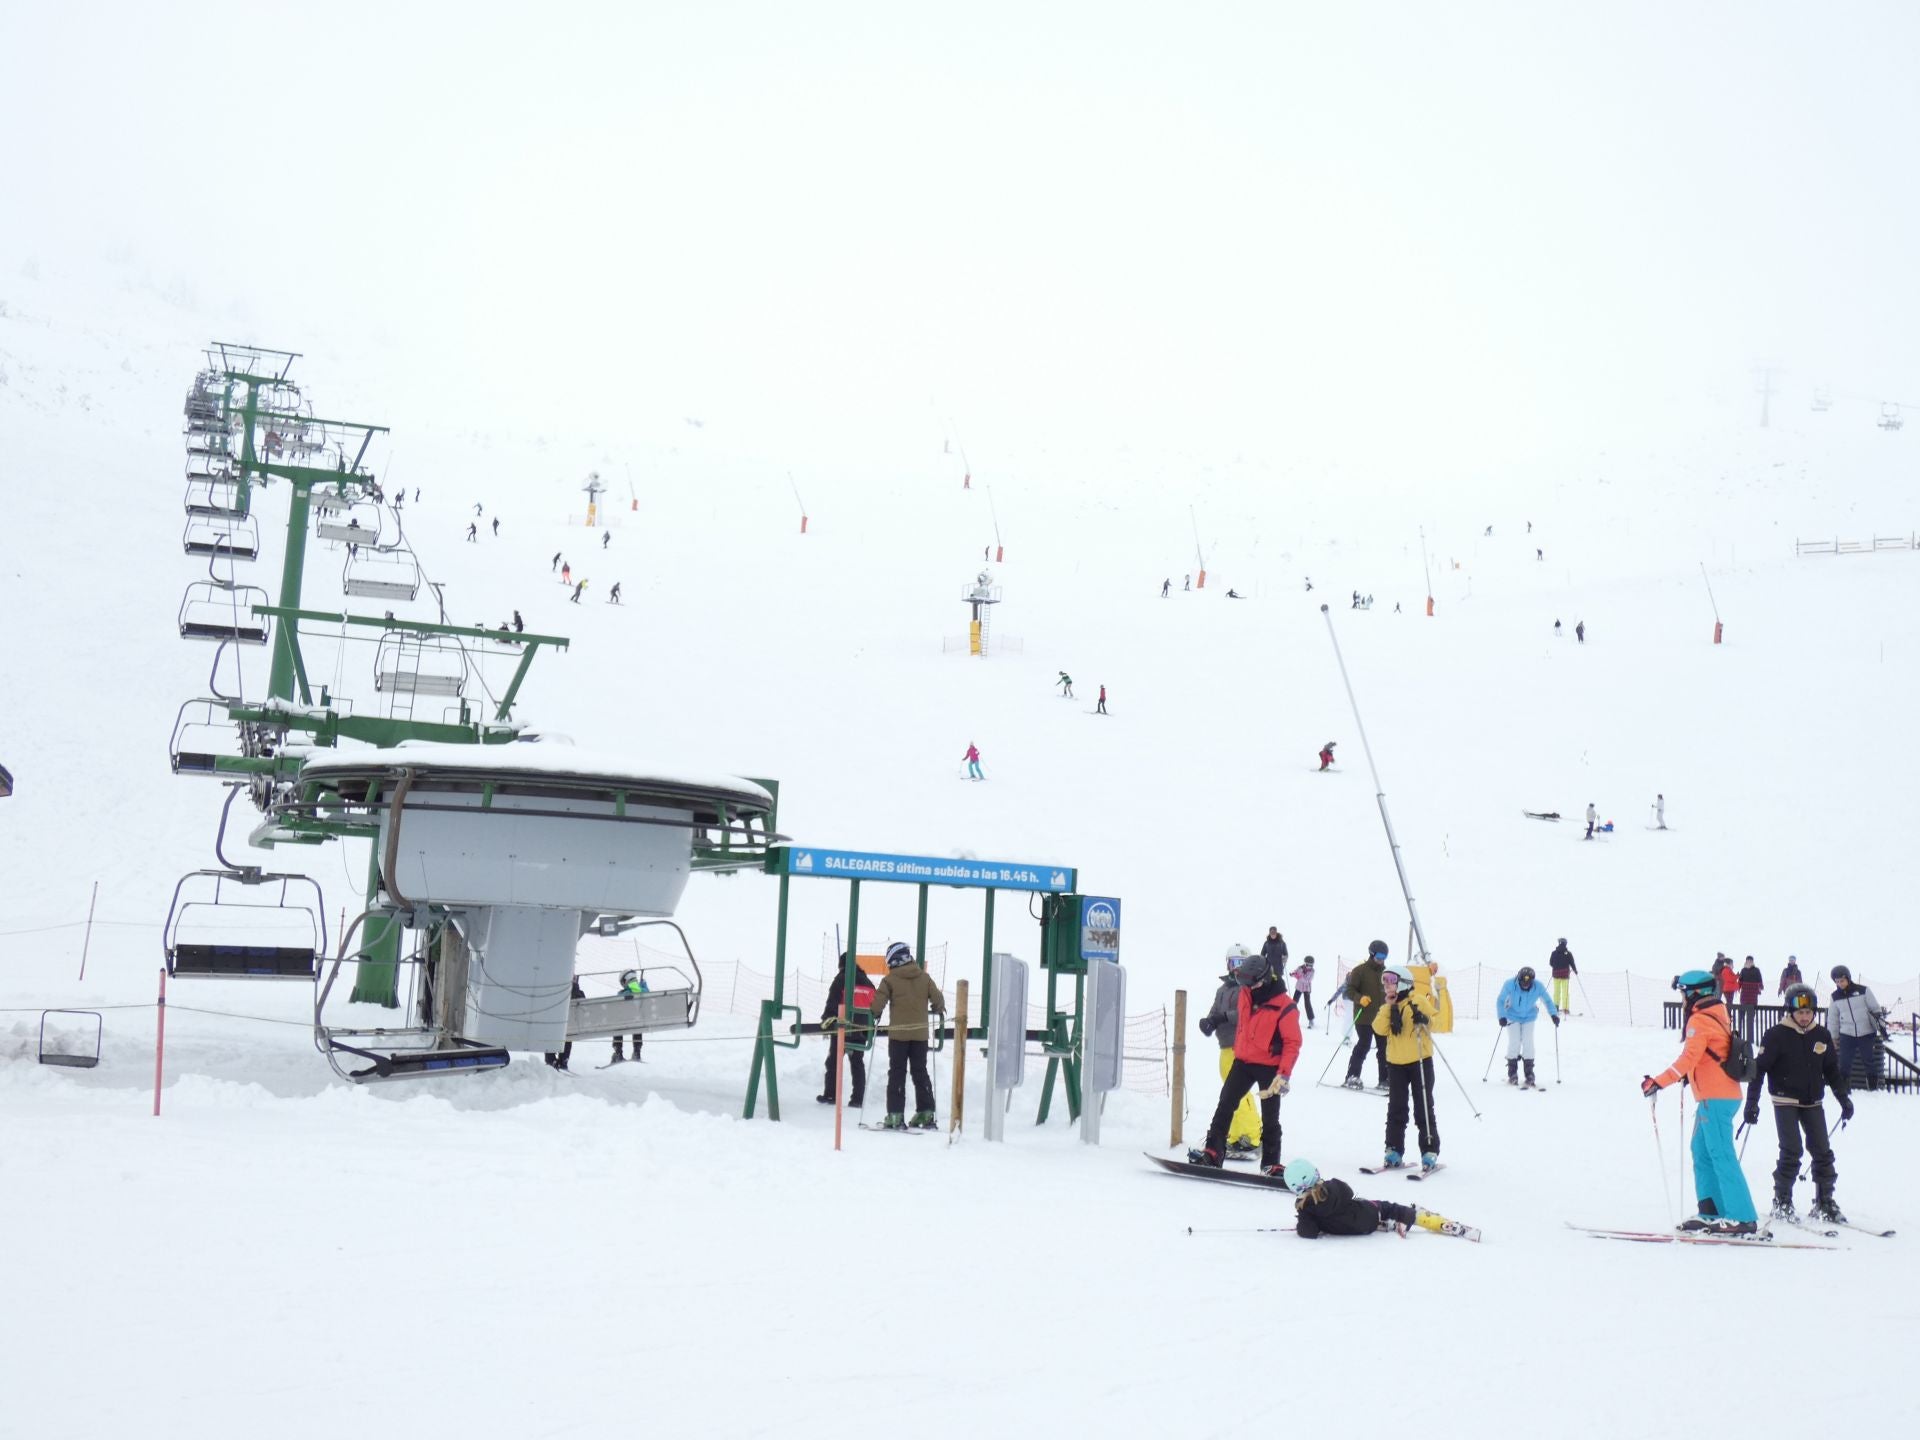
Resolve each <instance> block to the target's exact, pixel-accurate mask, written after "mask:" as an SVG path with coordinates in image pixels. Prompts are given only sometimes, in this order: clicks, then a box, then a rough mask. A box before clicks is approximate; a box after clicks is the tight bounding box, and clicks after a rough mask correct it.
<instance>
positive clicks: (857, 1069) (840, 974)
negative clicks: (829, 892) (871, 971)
mask: <svg viewBox="0 0 1920 1440" xmlns="http://www.w3.org/2000/svg"><path fill="white" fill-rule="evenodd" d="M846 983H847V956H846V952H845V951H842V952H841V955H840V966H839V968H838V969H836V970H835V971H834V972H833V983H832V984H831V985H829V986H827V1003H826V1005H825V1006H824V1007H822V1009H821V1011H820V1024H821V1026H822V1027H823V1029H824V1030H825V1033H826V1035H827V1039H828V1044H827V1078H826V1083H825V1088H823V1089H822V1090H821V1092H820V1093H819V1094H818V1095H816V1096H814V1097H813V1098H814V1099H815V1100H818V1101H819V1102H820V1103H821V1104H822V1105H831V1104H833V1101H834V1096H835V1095H837V1094H838V1093H839V1086H838V1085H837V1084H836V1083H835V1082H836V1081H837V1080H838V1079H839V1067H838V1066H837V1065H835V1064H834V1061H835V1060H836V1058H838V1057H836V1056H835V1054H834V1049H835V1046H834V1045H833V1043H832V1039H833V1032H834V1030H835V1029H836V1028H838V1026H839V1024H840V999H841V997H842V996H843V995H844V994H846ZM847 1009H848V1012H849V1015H850V1017H851V1018H852V1019H853V1020H854V1022H855V1023H854V1024H853V1025H851V1026H850V1027H849V1028H848V1030H847V1062H848V1064H849V1065H850V1066H851V1068H852V1070H853V1088H852V1089H851V1090H850V1091H848V1092H847V1104H849V1105H850V1106H852V1107H853V1108H854V1109H855V1110H860V1109H863V1108H865V1102H866V1098H867V1052H866V1051H865V1050H856V1049H854V1048H853V1047H854V1046H855V1045H857V1044H861V1043H863V1042H864V1041H865V1040H866V1037H867V1035H868V1034H869V1033H870V1032H869V1031H868V1030H867V1029H866V1028H865V1027H863V1026H861V1025H860V1024H859V1023H858V1017H857V1016H852V1012H853V1011H857V1010H865V1011H866V1012H867V1018H868V1019H869V1020H871V1019H872V1018H873V980H872V979H871V978H870V977H869V976H868V975H867V973H866V971H864V970H861V969H859V968H857V967H856V968H855V970H854V972H853V999H852V1000H851V1001H849V1002H848V1004H847ZM636 1053H638V1052H636Z"/></svg>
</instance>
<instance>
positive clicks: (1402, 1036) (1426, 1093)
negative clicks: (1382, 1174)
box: [1373, 965, 1440, 1172]
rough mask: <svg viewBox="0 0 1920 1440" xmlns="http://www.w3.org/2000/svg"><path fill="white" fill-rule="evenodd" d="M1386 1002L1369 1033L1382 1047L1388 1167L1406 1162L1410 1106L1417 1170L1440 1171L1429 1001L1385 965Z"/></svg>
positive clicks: (1403, 973)
mask: <svg viewBox="0 0 1920 1440" xmlns="http://www.w3.org/2000/svg"><path fill="white" fill-rule="evenodd" d="M1380 986H1381V989H1382V991H1383V992H1384V999H1383V1000H1382V1001H1381V1003H1380V1005H1379V1006H1378V1007H1377V1008H1378V1013H1376V1014H1375V1015H1374V1017H1373V1033H1374V1035H1375V1036H1376V1037H1377V1038H1378V1039H1379V1040H1380V1041H1381V1042H1383V1043H1384V1045H1385V1048H1386V1056H1387V1158H1386V1159H1385V1160H1384V1161H1382V1162H1381V1163H1382V1164H1383V1166H1384V1167H1385V1168H1386V1169H1389V1170H1393V1169H1398V1168H1399V1167H1400V1166H1401V1165H1403V1164H1405V1163H1406V1162H1405V1161H1404V1160H1402V1159H1401V1158H1400V1157H1401V1153H1402V1152H1403V1151H1404V1150H1405V1149H1406V1143H1407V1108H1408V1105H1409V1104H1411V1105H1412V1108H1413V1123H1414V1127H1415V1131H1416V1133H1417V1134H1418V1136H1419V1139H1420V1168H1421V1169H1422V1170H1424V1171H1429V1172H1431V1171H1433V1170H1437V1169H1438V1168H1439V1167H1440V1123H1439V1120H1438V1118H1437V1117H1436V1116H1435V1115H1434V1112H1433V1036H1432V1034H1431V1032H1430V1031H1429V1029H1428V1027H1429V1026H1431V1025H1432V1024H1433V1011H1432V1010H1431V1009H1430V1008H1429V1006H1430V1004H1431V1002H1430V1001H1428V1000H1424V999H1422V998H1421V997H1420V996H1419V995H1417V994H1415V993H1414V988H1413V975H1412V973H1411V972H1410V971H1408V970H1407V969H1406V968H1405V967H1404V966H1400V965H1386V966H1383V967H1382V968H1381V970H1380Z"/></svg>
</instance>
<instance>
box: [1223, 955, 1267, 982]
mask: <svg viewBox="0 0 1920 1440" xmlns="http://www.w3.org/2000/svg"><path fill="white" fill-rule="evenodd" d="M1233 978H1234V979H1236V980H1238V981H1239V982H1240V983H1241V984H1242V985H1245V986H1246V987H1248V988H1249V989H1252V988H1253V987H1254V986H1256V985H1264V984H1266V983H1267V981H1269V980H1271V979H1272V978H1273V967H1272V966H1271V965H1270V964H1268V963H1267V957H1266V956H1264V955H1249V956H1247V958H1246V959H1244V960H1242V961H1241V962H1240V963H1239V964H1238V965H1236V966H1234V969H1233Z"/></svg>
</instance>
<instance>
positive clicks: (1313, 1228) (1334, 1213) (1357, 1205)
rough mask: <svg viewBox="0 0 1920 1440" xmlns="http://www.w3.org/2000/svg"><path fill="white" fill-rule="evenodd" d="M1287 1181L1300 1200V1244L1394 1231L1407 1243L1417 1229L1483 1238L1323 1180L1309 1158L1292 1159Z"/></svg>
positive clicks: (1439, 1219) (1414, 1208) (1421, 1212)
mask: <svg viewBox="0 0 1920 1440" xmlns="http://www.w3.org/2000/svg"><path fill="white" fill-rule="evenodd" d="M1284 1178H1285V1181H1286V1186H1287V1189H1289V1190H1291V1191H1292V1192H1293V1193H1294V1194H1295V1195H1297V1196H1299V1197H1300V1198H1299V1199H1297V1200H1295V1201H1294V1202H1293V1209H1294V1213H1295V1214H1296V1215H1297V1216H1298V1217H1299V1218H1298V1219H1297V1220H1296V1221H1295V1222H1294V1233H1295V1234H1296V1235H1298V1236H1299V1237H1300V1238H1301V1239H1302V1240H1318V1239H1319V1238H1320V1237H1321V1236H1322V1235H1373V1234H1376V1233H1378V1232H1379V1231H1382V1230H1391V1231H1392V1232H1393V1233H1394V1234H1396V1235H1398V1236H1399V1237H1400V1238H1401V1239H1402V1240H1404V1239H1406V1238H1407V1232H1408V1231H1410V1230H1412V1229H1415V1228H1418V1229H1421V1230H1431V1231H1433V1232H1434V1233H1435V1234H1439V1235H1458V1236H1461V1237H1463V1238H1465V1239H1468V1240H1478V1239H1479V1238H1480V1232H1479V1231H1478V1230H1476V1229H1474V1228H1473V1227H1472V1226H1471V1225H1462V1224H1461V1223H1460V1222H1459V1221H1457V1220H1449V1219H1447V1218H1446V1217H1445V1216H1442V1215H1435V1214H1434V1213H1433V1212H1432V1211H1430V1210H1422V1209H1421V1208H1420V1207H1419V1206H1417V1205H1396V1204H1394V1203H1393V1201H1391V1200H1362V1199H1361V1198H1360V1197H1359V1196H1358V1195H1355V1194H1354V1193H1353V1187H1352V1186H1351V1185H1349V1184H1347V1182H1346V1181H1344V1180H1334V1179H1331V1178H1327V1177H1323V1176H1322V1175H1321V1174H1320V1171H1319V1169H1318V1168H1317V1167H1316V1166H1315V1165H1314V1163H1313V1162H1312V1161H1311V1160H1289V1161H1288V1162H1287V1168H1286V1170H1285V1172H1284Z"/></svg>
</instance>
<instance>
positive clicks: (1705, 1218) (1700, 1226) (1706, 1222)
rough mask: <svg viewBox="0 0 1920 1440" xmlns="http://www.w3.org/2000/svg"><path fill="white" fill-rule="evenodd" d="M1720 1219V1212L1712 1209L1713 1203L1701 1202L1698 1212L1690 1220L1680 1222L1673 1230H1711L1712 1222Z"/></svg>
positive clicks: (1708, 1201)
mask: <svg viewBox="0 0 1920 1440" xmlns="http://www.w3.org/2000/svg"><path fill="white" fill-rule="evenodd" d="M1719 1218H1720V1212H1719V1211H1718V1210H1716V1209H1715V1208H1714V1205H1713V1201H1711V1200H1702V1201H1701V1202H1700V1212H1699V1213H1698V1214H1697V1215H1695V1216H1694V1217H1693V1218H1692V1219H1691V1220H1682V1221H1681V1222H1680V1223H1679V1224H1678V1225H1677V1226H1675V1227H1674V1228H1675V1229H1677V1230H1688V1231H1693V1230H1711V1229H1712V1228H1713V1226H1714V1222H1715V1221H1717V1220H1718V1219H1719Z"/></svg>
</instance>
